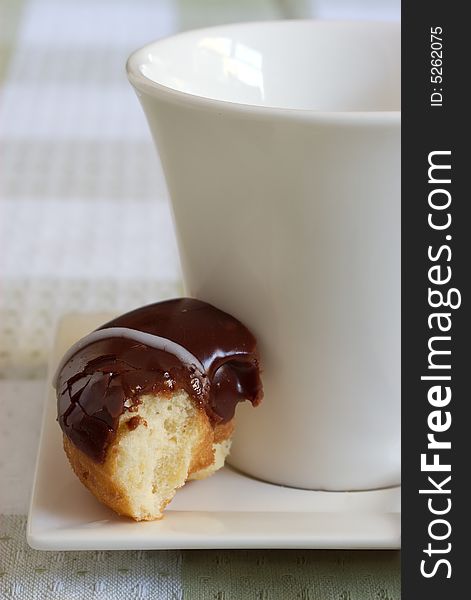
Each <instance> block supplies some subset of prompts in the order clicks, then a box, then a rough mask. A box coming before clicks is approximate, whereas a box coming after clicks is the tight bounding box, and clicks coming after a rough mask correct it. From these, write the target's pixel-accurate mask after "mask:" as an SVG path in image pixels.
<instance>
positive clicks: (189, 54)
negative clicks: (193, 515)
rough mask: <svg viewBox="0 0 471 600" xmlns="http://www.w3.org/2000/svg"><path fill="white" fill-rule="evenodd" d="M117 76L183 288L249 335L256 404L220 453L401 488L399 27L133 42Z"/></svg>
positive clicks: (274, 468) (335, 483)
mask: <svg viewBox="0 0 471 600" xmlns="http://www.w3.org/2000/svg"><path fill="white" fill-rule="evenodd" d="M128 76H129V79H130V81H131V83H132V84H133V86H134V87H135V89H136V91H137V94H138V96H139V98H140V101H141V103H142V106H143V108H144V111H145V114H146V116H147V119H148V121H149V125H150V128H151V131H152V134H153V136H154V139H155V142H156V144H157V147H158V150H159V153H160V157H161V161H162V165H163V168H164V173H165V176H166V180H167V184H168V188H169V191H170V196H171V200H172V206H173V212H174V217H175V223H176V230H177V237H178V243H179V249H180V256H181V262H182V268H183V275H184V281H185V286H186V291H187V293H188V294H190V295H191V296H195V297H197V298H200V299H202V300H206V301H208V302H210V303H213V304H215V305H216V306H218V307H219V308H221V309H223V310H226V311H228V312H230V313H232V314H233V315H235V316H236V317H238V318H239V319H240V320H242V321H243V322H244V323H245V324H246V325H247V326H248V327H250V328H251V329H252V330H253V332H254V333H255V335H256V336H257V338H258V341H259V346H260V351H261V358H262V361H263V369H264V372H263V382H264V387H265V400H264V402H263V404H262V405H261V406H260V407H259V408H257V409H256V410H254V409H253V408H252V407H251V406H250V405H247V406H245V405H242V406H239V408H238V415H237V420H238V425H237V432H236V435H235V440H234V444H233V449H232V452H231V457H230V462H231V464H232V465H234V466H235V467H237V468H239V469H241V470H242V471H244V472H246V473H248V474H250V475H253V476H255V477H258V478H261V479H264V480H268V481H271V482H275V483H279V484H285V485H290V486H295V487H303V488H309V489H329V490H353V489H368V488H377V487H383V486H391V485H395V484H398V483H399V478H400V113H399V101H400V32H399V26H398V25H397V24H394V23H366V22H365V23H359V22H316V21H278V22H265V23H249V24H240V25H230V26H220V27H214V28H210V29H204V30H200V31H191V32H187V33H182V34H179V35H176V36H174V37H171V38H168V39H163V40H160V41H158V42H155V43H153V44H150V45H148V46H146V47H145V48H143V49H141V50H138V51H137V52H135V53H134V54H133V55H132V56H131V57H130V59H129V61H128ZM156 235H159V232H158V229H156Z"/></svg>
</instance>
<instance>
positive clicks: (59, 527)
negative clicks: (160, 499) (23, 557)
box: [27, 314, 400, 550]
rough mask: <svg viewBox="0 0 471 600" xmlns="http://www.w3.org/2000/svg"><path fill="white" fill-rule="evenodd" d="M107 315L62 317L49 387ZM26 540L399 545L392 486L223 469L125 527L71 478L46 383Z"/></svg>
mask: <svg viewBox="0 0 471 600" xmlns="http://www.w3.org/2000/svg"><path fill="white" fill-rule="evenodd" d="M110 318H112V316H110V315H108V314H88V315H70V316H68V317H66V318H64V319H63V321H62V322H61V324H60V326H59V328H58V332H57V337H56V343H55V346H54V352H53V356H52V360H51V368H50V377H49V381H50V380H51V378H52V374H53V373H54V370H55V367H56V364H57V362H58V360H59V358H60V357H61V356H62V354H63V353H64V352H65V350H66V349H67V348H68V347H69V346H70V345H71V344H72V343H73V342H75V341H76V340H77V339H79V338H80V337H82V336H83V335H85V334H86V333H87V332H88V331H91V330H92V329H94V328H96V327H97V326H98V325H99V324H101V323H104V322H105V321H107V320H109V319H110ZM27 537H28V543H29V544H30V546H32V547H33V548H36V549H39V550H134V549H146V550H150V549H170V548H180V549H184V548H188V549H189V548H350V549H353V548H359V549H360V548H361V549H366V548H369V549H375V548H376V549H387V548H389V549H393V548H399V547H400V488H399V487H397V488H390V489H384V490H374V491H368V492H315V491H308V490H298V489H293V488H287V487H282V486H278V485H272V484H269V483H264V482H262V481H258V480H256V479H252V478H250V477H247V476H245V475H243V474H241V473H238V472H236V471H234V470H233V469H231V468H230V467H224V468H223V469H222V470H221V471H219V472H218V473H216V475H214V476H213V477H210V478H209V479H207V480H203V481H193V482H190V483H188V484H186V485H185V486H184V487H183V488H182V489H181V490H180V491H179V492H178V493H177V494H176V496H175V499H174V500H173V501H172V502H171V504H170V505H169V507H168V509H167V510H166V512H165V516H164V518H163V519H162V520H161V521H154V522H143V523H134V522H133V521H130V520H128V519H124V518H121V517H118V516H117V515H115V514H114V513H113V512H112V511H111V510H109V509H108V508H106V507H105V506H102V505H101V504H100V503H99V502H98V501H97V500H95V498H94V497H93V496H92V495H91V494H90V493H89V492H88V491H87V490H86V489H85V488H84V487H83V486H82V484H81V483H80V482H79V481H78V479H77V478H76V477H75V475H74V474H73V473H72V470H71V469H70V467H69V465H68V463H67V459H66V457H65V454H64V452H63V450H62V433H61V431H60V428H59V426H58V424H57V422H56V399H55V393H54V390H53V389H52V386H49V390H48V393H47V399H46V404H45V409H44V417H43V424H42V432H41V438H40V444H39V452H38V459H37V465H36V473H35V478H34V486H33V495H32V499H31V506H30V511H29V518H28V531H27Z"/></svg>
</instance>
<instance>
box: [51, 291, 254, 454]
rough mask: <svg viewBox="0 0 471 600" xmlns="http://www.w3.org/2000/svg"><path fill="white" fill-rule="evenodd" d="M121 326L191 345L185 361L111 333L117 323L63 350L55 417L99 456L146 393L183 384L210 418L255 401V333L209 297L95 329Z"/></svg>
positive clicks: (148, 309)
mask: <svg viewBox="0 0 471 600" xmlns="http://www.w3.org/2000/svg"><path fill="white" fill-rule="evenodd" d="M116 327H124V328H127V329H129V330H133V331H134V332H136V331H138V332H145V333H149V334H151V335H153V336H159V338H160V339H162V338H164V339H165V340H170V341H171V342H174V343H176V344H178V346H180V347H182V348H183V349H185V350H186V351H187V352H186V355H187V356H188V360H182V359H181V358H178V356H177V355H176V354H174V353H171V351H170V350H169V351H167V349H162V348H155V347H151V346H149V345H147V344H144V343H142V342H140V341H137V340H135V339H129V338H123V337H113V331H112V330H111V331H110V337H107V336H106V337H104V338H102V339H99V340H93V339H91V340H90V343H87V338H84V340H83V343H82V347H81V348H78V349H77V351H76V352H72V354H71V355H70V356H69V357H66V361H65V363H64V364H63V365H61V367H60V368H59V371H58V374H57V381H56V390H57V409H58V421H59V424H60V426H61V428H62V431H63V432H64V433H65V435H67V436H68V437H69V438H70V440H71V441H72V442H73V443H74V444H75V445H76V446H77V447H78V448H80V449H81V450H82V451H83V452H85V453H86V454H88V455H89V456H90V457H91V458H93V459H94V460H95V461H97V462H103V461H104V460H105V457H106V452H107V449H108V446H109V444H110V442H111V441H112V440H113V439H114V437H115V435H116V431H117V427H118V422H119V417H120V416H121V415H122V414H123V412H124V411H130V412H135V411H136V410H137V409H138V405H139V403H140V397H141V396H142V395H143V394H147V393H166V394H169V393H172V392H174V391H176V390H178V389H183V390H185V391H186V392H187V393H188V394H189V395H190V397H191V398H192V400H193V401H194V402H195V404H196V405H197V406H198V407H200V408H201V409H202V410H205V411H206V413H207V415H208V417H209V418H210V420H211V422H212V423H213V424H216V423H224V422H227V421H230V420H231V419H232V417H233V416H234V411H235V407H236V405H237V403H238V402H241V401H242V400H250V402H252V404H253V405H254V406H255V405H257V404H258V403H259V402H260V400H261V399H262V396H263V391H262V384H261V381H260V374H259V358H258V353H257V347H256V341H255V338H254V336H253V335H252V334H251V333H250V332H249V331H248V329H247V328H246V327H244V325H242V323H240V321H238V320H237V319H235V318H234V317H232V316H230V315H228V314H227V313H224V312H222V311H221V310H219V309H217V308H215V307H214V306H211V305H210V304H207V303H205V302H201V301H200V300H194V299H191V298H180V299H176V300H168V301H166V302H159V303H156V304H151V305H149V306H144V307H142V308H138V309H137V310H134V311H132V312H129V313H127V314H125V315H122V316H120V317H118V318H117V319H114V320H113V321H110V322H108V323H106V324H105V325H103V326H102V327H99V329H98V330H97V331H100V330H106V329H111V328H116ZM131 334H132V331H131ZM131 337H132V335H131ZM191 357H193V358H194V360H190V358H191ZM133 424H134V423H133ZM137 424H138V423H137V422H136V426H137Z"/></svg>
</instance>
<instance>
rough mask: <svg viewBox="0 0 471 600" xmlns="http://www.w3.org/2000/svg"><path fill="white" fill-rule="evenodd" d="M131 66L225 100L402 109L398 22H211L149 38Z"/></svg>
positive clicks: (165, 83)
mask: <svg viewBox="0 0 471 600" xmlns="http://www.w3.org/2000/svg"><path fill="white" fill-rule="evenodd" d="M128 68H129V69H130V71H131V72H132V71H133V70H134V71H135V72H136V71H137V72H138V74H139V75H140V76H143V77H144V78H146V79H147V80H148V81H150V82H154V83H156V84H159V85H161V86H165V87H167V88H171V89H173V90H177V91H179V92H184V93H187V94H192V95H196V96H201V97H204V98H211V99H214V100H221V101H226V102H233V103H240V104H250V105H255V106H266V107H276V108H290V109H301V110H312V111H328V112H332V111H333V112H357V111H362V112H363V111H399V110H400V26H399V24H398V23H375V22H355V21H352V22H335V21H273V22H261V23H247V24H238V25H227V26H220V27H213V28H209V29H202V30H197V31H190V32H185V33H182V34H179V35H176V36H173V37H170V38H167V39H163V40H160V41H158V42H155V43H153V44H150V45H148V46H146V47H145V48H143V49H142V50H139V51H138V52H136V53H135V54H134V55H133V56H132V57H131V59H130V61H129V67H128Z"/></svg>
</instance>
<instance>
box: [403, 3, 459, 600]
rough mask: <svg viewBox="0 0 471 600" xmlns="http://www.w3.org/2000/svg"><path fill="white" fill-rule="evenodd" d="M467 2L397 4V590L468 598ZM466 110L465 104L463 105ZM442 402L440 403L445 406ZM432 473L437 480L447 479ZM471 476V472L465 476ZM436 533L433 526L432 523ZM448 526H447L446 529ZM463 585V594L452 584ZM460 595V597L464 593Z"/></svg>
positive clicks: (416, 598)
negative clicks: (433, 275)
mask: <svg viewBox="0 0 471 600" xmlns="http://www.w3.org/2000/svg"><path fill="white" fill-rule="evenodd" d="M466 6H467V5H466V3H458V2H445V1H443V0H442V1H441V2H439V1H437V0H427V1H424V0H422V1H419V0H403V2H402V406H403V410H402V481H403V488H402V510H403V513H402V598H404V599H405V600H409V599H411V600H412V599H413V600H422V599H424V600H425V599H426V600H434V599H435V598H437V599H438V598H440V599H441V600H442V599H443V598H445V599H446V600H451V599H453V598H462V597H463V598H464V597H467V594H469V592H467V591H466V590H467V589H468V586H467V585H466V582H467V579H468V578H469V577H470V576H471V564H470V565H468V563H469V556H470V553H469V550H468V544H467V537H468V535H470V532H471V525H470V522H471V500H470V498H469V497H468V492H467V488H468V486H467V483H468V478H469V475H470V473H471V468H470V466H469V461H470V459H471V451H470V445H471V420H470V417H469V415H470V410H469V405H470V404H471V393H470V390H469V387H468V373H471V341H470V337H471V328H470V320H469V311H468V305H469V298H470V286H469V279H470V277H471V243H470V242H471V193H470V190H468V189H467V187H469V186H470V183H469V181H470V179H471V149H470V148H469V147H468V146H469V143H468V139H469V138H470V137H471V126H470V118H469V117H468V113H469V110H470V109H469V108H468V107H467V106H466V105H467V104H469V102H468V99H467V94H468V93H467V91H466V90H467V89H469V88H470V87H471V86H470V85H469V83H470V73H471V64H470V58H469V55H470V52H469V51H468V52H466V53H465V49H466V48H467V47H468V44H469V40H471V30H470V25H469V21H467V20H466V17H465V15H464V11H465V8H466ZM431 27H442V29H443V35H442V37H443V83H442V84H441V85H435V86H434V85H433V84H432V83H431V81H430V77H431V72H430V69H431V62H430V61H431V47H430V29H431ZM433 87H437V88H442V92H443V106H442V107H431V106H430V94H431V92H432V91H433V90H432V88H433ZM466 109H467V110H466ZM434 150H451V153H452V154H451V164H452V170H451V174H452V175H451V177H452V183H451V185H450V186H448V189H449V190H450V192H451V193H452V204H451V207H450V210H451V213H452V224H451V227H450V230H449V231H447V232H446V233H447V234H450V235H451V236H452V240H450V241H445V240H444V237H445V233H444V232H437V231H433V230H431V229H430V227H429V226H428V223H427V218H428V213H429V207H428V200H427V198H428V194H429V191H430V189H431V187H430V184H429V183H428V177H427V170H428V154H429V153H430V152H431V151H434ZM447 242H448V243H449V245H450V247H451V249H452V258H451V261H450V262H449V263H446V262H444V261H443V262H442V264H443V265H446V264H449V265H450V266H451V269H452V283H451V284H450V285H452V286H453V287H456V288H458V289H459V290H460V292H461V295H462V304H461V307H460V308H459V309H456V310H450V312H451V313H452V315H451V316H452V322H453V325H452V329H451V332H450V333H449V335H451V337H452V340H451V351H452V353H451V357H450V359H451V365H452V369H451V377H452V380H451V383H450V386H451V388H452V400H451V402H450V405H449V407H447V409H448V410H450V411H451V414H452V425H451V428H450V429H449V430H448V432H446V433H444V434H442V439H449V440H451V443H452V447H451V450H448V451H446V452H447V453H448V454H445V451H443V452H442V453H441V454H442V462H443V461H444V460H445V458H446V457H448V458H449V460H450V461H451V466H452V470H451V472H450V473H449V474H450V475H451V476H452V478H451V482H450V487H451V494H450V495H449V496H444V495H436V496H435V497H436V498H437V506H438V502H439V500H438V498H439V497H440V498H441V499H442V501H443V502H444V498H445V497H450V499H451V501H452V508H451V510H450V512H449V513H448V514H447V515H446V516H445V518H447V519H448V520H449V522H450V525H451V527H452V531H451V534H450V537H449V538H448V539H447V540H444V541H442V542H439V541H434V540H431V539H430V538H429V535H428V531H427V528H428V526H429V523H430V522H431V521H432V520H433V519H434V518H438V517H434V516H433V515H431V514H430V512H429V510H428V507H427V500H428V497H427V496H426V495H421V494H419V490H420V489H423V488H427V487H429V488H430V487H431V486H430V484H428V482H427V476H428V475H433V474H431V473H428V474H427V473H422V472H421V470H420V455H421V453H423V452H426V451H427V433H428V432H429V429H428V425H427V416H428V414H429V412H430V411H431V410H434V409H433V407H431V406H430V404H429V403H428V401H427V390H428V388H429V386H430V382H424V381H421V380H420V377H421V375H424V374H426V371H427V365H428V348H427V343H428V340H429V337H430V335H432V334H431V331H430V329H429V327H428V324H427V317H428V315H429V314H430V312H433V309H430V308H429V306H428V300H427V293H428V291H427V288H428V285H429V282H428V269H429V268H430V266H431V263H430V261H429V259H428V257H427V248H428V246H429V245H432V246H434V247H436V248H437V247H439V246H440V245H441V244H444V243H447ZM447 409H443V410H447ZM443 475H444V474H443V473H441V474H440V473H438V474H437V480H440V479H443ZM469 481H470V482H471V478H469ZM436 531H437V532H438V531H439V528H437V529H436ZM442 531H444V529H443V530H442ZM429 542H431V543H432V545H433V546H434V547H436V548H440V547H442V548H443V547H444V546H445V545H446V544H447V543H448V542H450V543H451V551H450V552H449V553H444V554H434V555H433V556H432V558H430V557H428V556H427V554H425V553H424V552H423V550H424V549H425V548H427V545H428V543H429ZM439 558H445V559H448V560H449V561H450V564H451V569H452V570H451V578H449V579H448V578H447V577H446V575H447V572H448V569H447V568H445V565H441V566H440V567H439V568H438V570H437V573H436V575H435V576H433V577H431V578H425V577H423V576H422V575H421V572H420V565H421V561H422V560H424V559H426V560H427V561H428V562H427V568H428V569H429V570H430V569H431V567H433V565H434V561H436V560H438V559H439ZM458 590H460V592H459V591H458ZM461 594H464V595H461Z"/></svg>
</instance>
